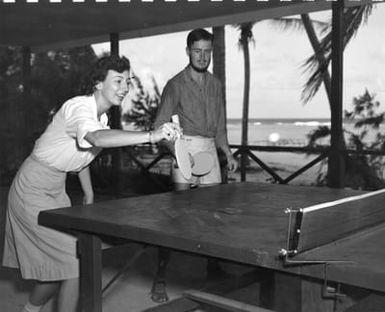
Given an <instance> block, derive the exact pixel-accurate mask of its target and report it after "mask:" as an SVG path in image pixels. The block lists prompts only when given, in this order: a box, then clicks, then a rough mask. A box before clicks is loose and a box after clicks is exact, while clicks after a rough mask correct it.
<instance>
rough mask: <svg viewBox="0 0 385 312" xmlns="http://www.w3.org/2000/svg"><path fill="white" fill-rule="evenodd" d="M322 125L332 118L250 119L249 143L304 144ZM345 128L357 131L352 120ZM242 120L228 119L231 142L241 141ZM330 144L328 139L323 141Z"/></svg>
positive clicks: (370, 137)
mask: <svg viewBox="0 0 385 312" xmlns="http://www.w3.org/2000/svg"><path fill="white" fill-rule="evenodd" d="M320 126H329V127H330V119H326V118H321V119H316V118H308V119H298V118H297V119H285V118H281V119H276V118H275V119H255V118H254V119H253V118H252V119H249V123H248V128H249V129H248V144H249V145H288V146H289V145H290V146H304V145H307V143H308V138H307V135H308V134H310V133H311V132H312V131H314V130H315V129H317V128H318V127H320ZM343 127H344V129H346V130H348V131H350V132H353V133H357V132H358V131H359V130H357V129H355V128H354V123H353V122H352V121H344V124H343ZM379 131H381V132H384V131H385V125H381V126H380V129H379ZM241 132H242V120H241V119H240V118H239V119H234V118H229V119H227V134H228V140H229V143H230V144H240V143H241ZM375 134H376V131H369V132H368V136H367V140H368V141H370V140H373V139H374V138H375ZM322 143H323V144H329V141H328V140H324V141H322Z"/></svg>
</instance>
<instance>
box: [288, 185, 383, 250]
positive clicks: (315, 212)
mask: <svg viewBox="0 0 385 312" xmlns="http://www.w3.org/2000/svg"><path fill="white" fill-rule="evenodd" d="M291 220H292V221H291V223H292V224H291V225H290V228H291V231H290V233H289V236H290V237H289V250H292V251H295V252H296V253H300V252H304V251H306V250H309V249H313V248H316V247H319V246H322V245H326V244H328V243H331V242H333V241H336V240H339V239H342V238H345V237H347V236H350V235H353V234H355V233H358V232H360V231H363V230H366V229H368V228H370V227H373V226H376V225H379V224H381V223H383V222H385V189H381V190H378V191H374V192H369V193H366V194H363V195H358V196H351V197H346V198H343V199H339V200H335V201H331V202H326V203H322V204H317V205H314V206H309V207H306V208H303V209H300V210H299V211H297V212H296V213H295V215H294V216H292V218H291Z"/></svg>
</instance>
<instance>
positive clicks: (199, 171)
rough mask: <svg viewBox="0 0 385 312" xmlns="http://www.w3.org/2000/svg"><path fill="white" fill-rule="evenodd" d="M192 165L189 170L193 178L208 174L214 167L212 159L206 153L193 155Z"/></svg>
mask: <svg viewBox="0 0 385 312" xmlns="http://www.w3.org/2000/svg"><path fill="white" fill-rule="evenodd" d="M193 159H194V163H193V166H192V168H191V170H192V174H193V175H195V176H203V175H206V174H208V173H209V172H210V171H211V169H212V168H213V165H214V160H213V157H212V156H211V154H210V153H207V152H198V153H196V154H194V155H193Z"/></svg>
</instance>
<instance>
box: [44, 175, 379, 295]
mask: <svg viewBox="0 0 385 312" xmlns="http://www.w3.org/2000/svg"><path fill="white" fill-rule="evenodd" d="M363 193H364V192H361V191H353V190H344V189H329V188H324V187H307V186H291V185H277V184H267V183H250V182H245V183H231V184H225V185H218V186H213V187H207V188H200V189H192V190H188V191H181V192H169V193H161V194H153V195H146V196H140V197H130V198H124V199H118V200H110V201H105V202H99V203H95V204H92V205H86V206H74V207H69V208H59V209H52V210H47V211H43V212H41V213H40V215H39V223H40V224H42V225H46V226H49V227H54V228H58V229H61V230H75V231H83V232H88V233H93V234H95V235H107V236H113V237H119V238H125V239H128V240H131V241H136V242H141V243H147V244H151V245H156V246H164V247H169V248H173V249H177V250H181V251H187V252H193V253H197V254H202V255H208V256H215V257H218V258H222V259H227V260H233V261H237V262H240V263H244V264H251V265H258V266H262V267H267V268H272V269H277V270H284V271H289V272H293V273H297V274H305V275H311V276H317V277H320V278H322V274H323V271H324V270H323V268H320V265H310V266H308V265H307V266H304V267H302V266H294V267H289V268H287V267H283V264H282V261H281V259H280V258H279V256H278V251H279V250H280V249H281V248H284V247H286V235H287V220H288V217H287V215H286V214H285V213H284V211H285V209H286V208H291V209H298V208H305V207H308V206H312V205H315V204H319V203H323V202H328V201H334V200H337V199H341V198H345V197H349V196H354V195H359V194H363ZM384 231H385V230H384ZM374 232H376V231H374ZM381 233H382V232H381ZM373 235H374V234H373V233H371V235H366V236H365V237H366V238H368V237H369V238H370V239H372V238H373ZM380 236H381V235H380ZM360 237H361V236H360ZM365 237H361V238H360V239H365ZM384 237H385V236H384ZM379 238H380V237H376V236H375V239H376V240H377V239H379ZM351 244H354V241H351V240H349V245H348V247H347V249H348V250H349V248H350V249H353V250H354V251H355V247H354V246H352V245H351ZM362 244H364V245H365V246H366V248H370V246H371V247H372V248H374V247H373V244H367V243H364V242H360V245H362ZM331 245H332V246H331V247H330V246H326V247H322V248H319V249H321V250H317V248H316V249H315V250H314V251H313V250H311V251H308V252H306V253H305V254H304V255H301V257H302V259H312V258H314V257H315V258H317V259H318V258H320V257H321V258H322V257H326V259H327V257H329V256H330V253H337V254H338V253H340V254H341V256H342V257H347V258H352V257H353V258H354V257H356V254H357V252H354V254H355V255H351V254H344V255H343V253H344V252H345V251H343V250H342V249H343V248H342V245H341V244H340V245H335V244H334V243H333V244H331ZM383 245H384V244H383ZM333 246H334V248H335V249H336V250H333ZM384 247H385V246H384ZM382 249H383V250H384V252H385V248H382ZM322 250H324V253H323V252H322ZM312 251H313V252H314V253H312ZM363 251H365V253H366V254H368V253H369V254H370V252H371V253H375V251H373V250H372V251H369V250H367V249H363ZM317 252H318V253H317ZM346 252H347V253H348V251H346ZM384 252H381V255H380V256H381V259H385V254H384ZM333 256H334V258H335V254H334V255H333ZM382 256H384V257H382ZM365 259H366V258H365V254H362V255H361V256H360V258H359V259H353V260H354V261H355V265H351V264H349V265H336V266H334V265H332V267H333V268H332V270H331V271H330V272H332V271H333V270H334V268H337V269H336V270H337V271H338V270H342V271H341V272H342V273H341V272H340V273H338V274H337V273H336V274H337V276H338V280H339V281H340V280H341V281H342V282H344V281H345V280H346V279H345V278H344V277H343V276H344V274H346V273H349V270H350V269H352V270H357V265H360V266H362V265H364V262H365V261H364V260H365ZM356 260H358V261H359V263H358V264H357V262H356ZM377 262H378V264H380V263H381V260H377ZM369 266H372V263H370V265H369ZM382 266H383V265H382ZM383 267H385V266H383ZM369 269H375V270H377V267H376V268H369ZM378 270H381V268H378ZM383 270H384V271H385V268H384V269H383ZM333 272H334V271H333ZM361 272H363V271H362V270H361ZM334 273H335V272H334ZM375 273H378V272H375ZM361 275H363V274H361ZM329 277H330V279H331V280H333V278H334V277H333V276H329ZM348 280H349V283H353V285H358V286H362V285H361V284H362V283H363V282H362V276H361V277H360V278H359V279H358V278H357V281H353V280H352V278H348ZM383 280H384V281H385V272H383ZM382 284H384V286H381V287H382V288H381V290H383V291H385V282H383V283H382ZM371 286H372V285H371ZM375 287H377V286H375ZM377 288H378V287H377ZM377 288H374V289H377Z"/></svg>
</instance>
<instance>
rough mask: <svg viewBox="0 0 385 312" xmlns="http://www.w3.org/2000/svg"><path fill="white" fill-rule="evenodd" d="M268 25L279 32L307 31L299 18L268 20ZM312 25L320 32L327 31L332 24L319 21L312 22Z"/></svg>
mask: <svg viewBox="0 0 385 312" xmlns="http://www.w3.org/2000/svg"><path fill="white" fill-rule="evenodd" d="M267 23H269V24H270V25H271V26H273V27H275V28H277V29H278V30H285V31H286V30H294V31H303V30H305V28H304V26H303V22H302V19H301V18H298V17H292V18H288V17H283V18H273V19H270V20H267ZM312 24H313V26H314V28H316V29H318V30H319V31H322V32H323V31H325V29H329V28H330V23H328V22H322V21H317V20H312Z"/></svg>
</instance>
